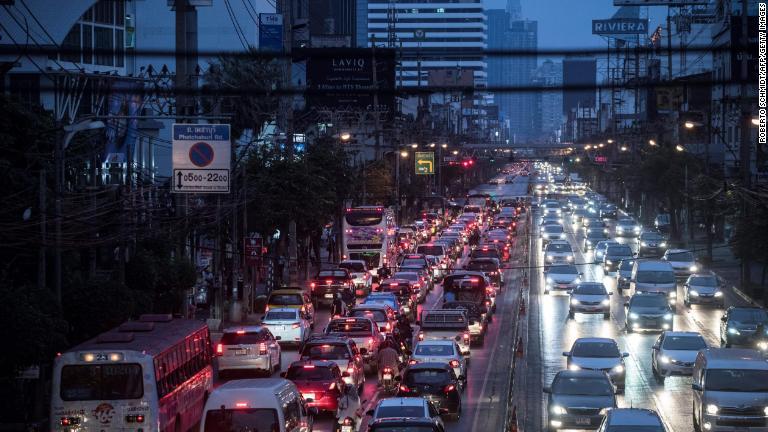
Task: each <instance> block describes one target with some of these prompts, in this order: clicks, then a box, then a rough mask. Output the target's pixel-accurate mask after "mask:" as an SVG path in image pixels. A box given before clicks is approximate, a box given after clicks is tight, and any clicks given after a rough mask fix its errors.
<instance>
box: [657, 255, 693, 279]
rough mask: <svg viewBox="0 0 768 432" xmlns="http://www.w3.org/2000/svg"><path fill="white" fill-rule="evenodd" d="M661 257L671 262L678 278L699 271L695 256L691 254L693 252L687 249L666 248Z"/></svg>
mask: <svg viewBox="0 0 768 432" xmlns="http://www.w3.org/2000/svg"><path fill="white" fill-rule="evenodd" d="M661 259H662V260H664V261H666V262H668V263H670V264H672V268H673V269H674V270H675V276H676V277H678V278H687V277H688V276H690V275H691V274H693V273H696V272H698V271H699V266H698V264H696V257H694V256H693V252H691V251H689V250H687V249H668V250H667V251H666V252H664V256H663V257H661Z"/></svg>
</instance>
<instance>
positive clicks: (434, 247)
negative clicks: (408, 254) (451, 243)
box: [416, 243, 450, 278]
mask: <svg viewBox="0 0 768 432" xmlns="http://www.w3.org/2000/svg"><path fill="white" fill-rule="evenodd" d="M449 250H450V249H449V248H448V247H445V246H443V245H441V244H438V243H426V244H421V245H418V246H417V247H416V253H418V254H424V255H432V256H434V257H436V258H437V261H438V266H437V270H438V276H437V277H438V278H442V277H443V276H444V275H445V273H446V272H447V271H448V267H449V266H450V258H449Z"/></svg>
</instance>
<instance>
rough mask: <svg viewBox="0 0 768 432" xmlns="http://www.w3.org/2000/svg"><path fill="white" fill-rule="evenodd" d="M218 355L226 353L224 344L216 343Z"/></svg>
mask: <svg viewBox="0 0 768 432" xmlns="http://www.w3.org/2000/svg"><path fill="white" fill-rule="evenodd" d="M216 355H217V356H220V355H224V345H222V344H216Z"/></svg>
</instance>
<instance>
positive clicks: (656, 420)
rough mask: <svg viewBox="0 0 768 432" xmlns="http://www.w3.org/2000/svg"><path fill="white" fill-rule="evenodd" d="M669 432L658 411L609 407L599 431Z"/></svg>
mask: <svg viewBox="0 0 768 432" xmlns="http://www.w3.org/2000/svg"><path fill="white" fill-rule="evenodd" d="M628 431H643V432H667V428H666V427H665V426H664V423H663V422H662V421H661V418H660V417H659V414H657V413H656V411H653V410H649V409H643V408H613V409H609V410H608V411H607V413H606V415H605V419H603V423H601V424H600V427H599V428H598V429H597V432H628Z"/></svg>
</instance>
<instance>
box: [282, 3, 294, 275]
mask: <svg viewBox="0 0 768 432" xmlns="http://www.w3.org/2000/svg"><path fill="white" fill-rule="evenodd" d="M279 6H280V9H279V12H280V13H281V14H283V51H284V53H285V54H286V57H285V59H286V60H285V65H284V67H283V85H284V86H285V89H289V88H290V87H291V85H292V82H291V76H292V72H291V69H292V66H293V60H292V59H291V49H292V47H293V8H291V0H280V3H279ZM280 102H281V105H282V109H281V110H280V114H281V115H282V117H283V127H284V130H285V151H286V154H287V156H288V158H289V159H291V160H293V158H294V148H293V96H292V95H291V94H290V93H289V95H288V96H284V97H283V98H282V99H281V101H280ZM288 235H289V242H288V277H289V280H290V281H291V282H295V281H294V279H295V278H296V277H297V276H298V268H297V267H298V252H297V247H298V243H297V238H296V236H297V230H296V220H294V219H292V220H290V221H289V222H288Z"/></svg>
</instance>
